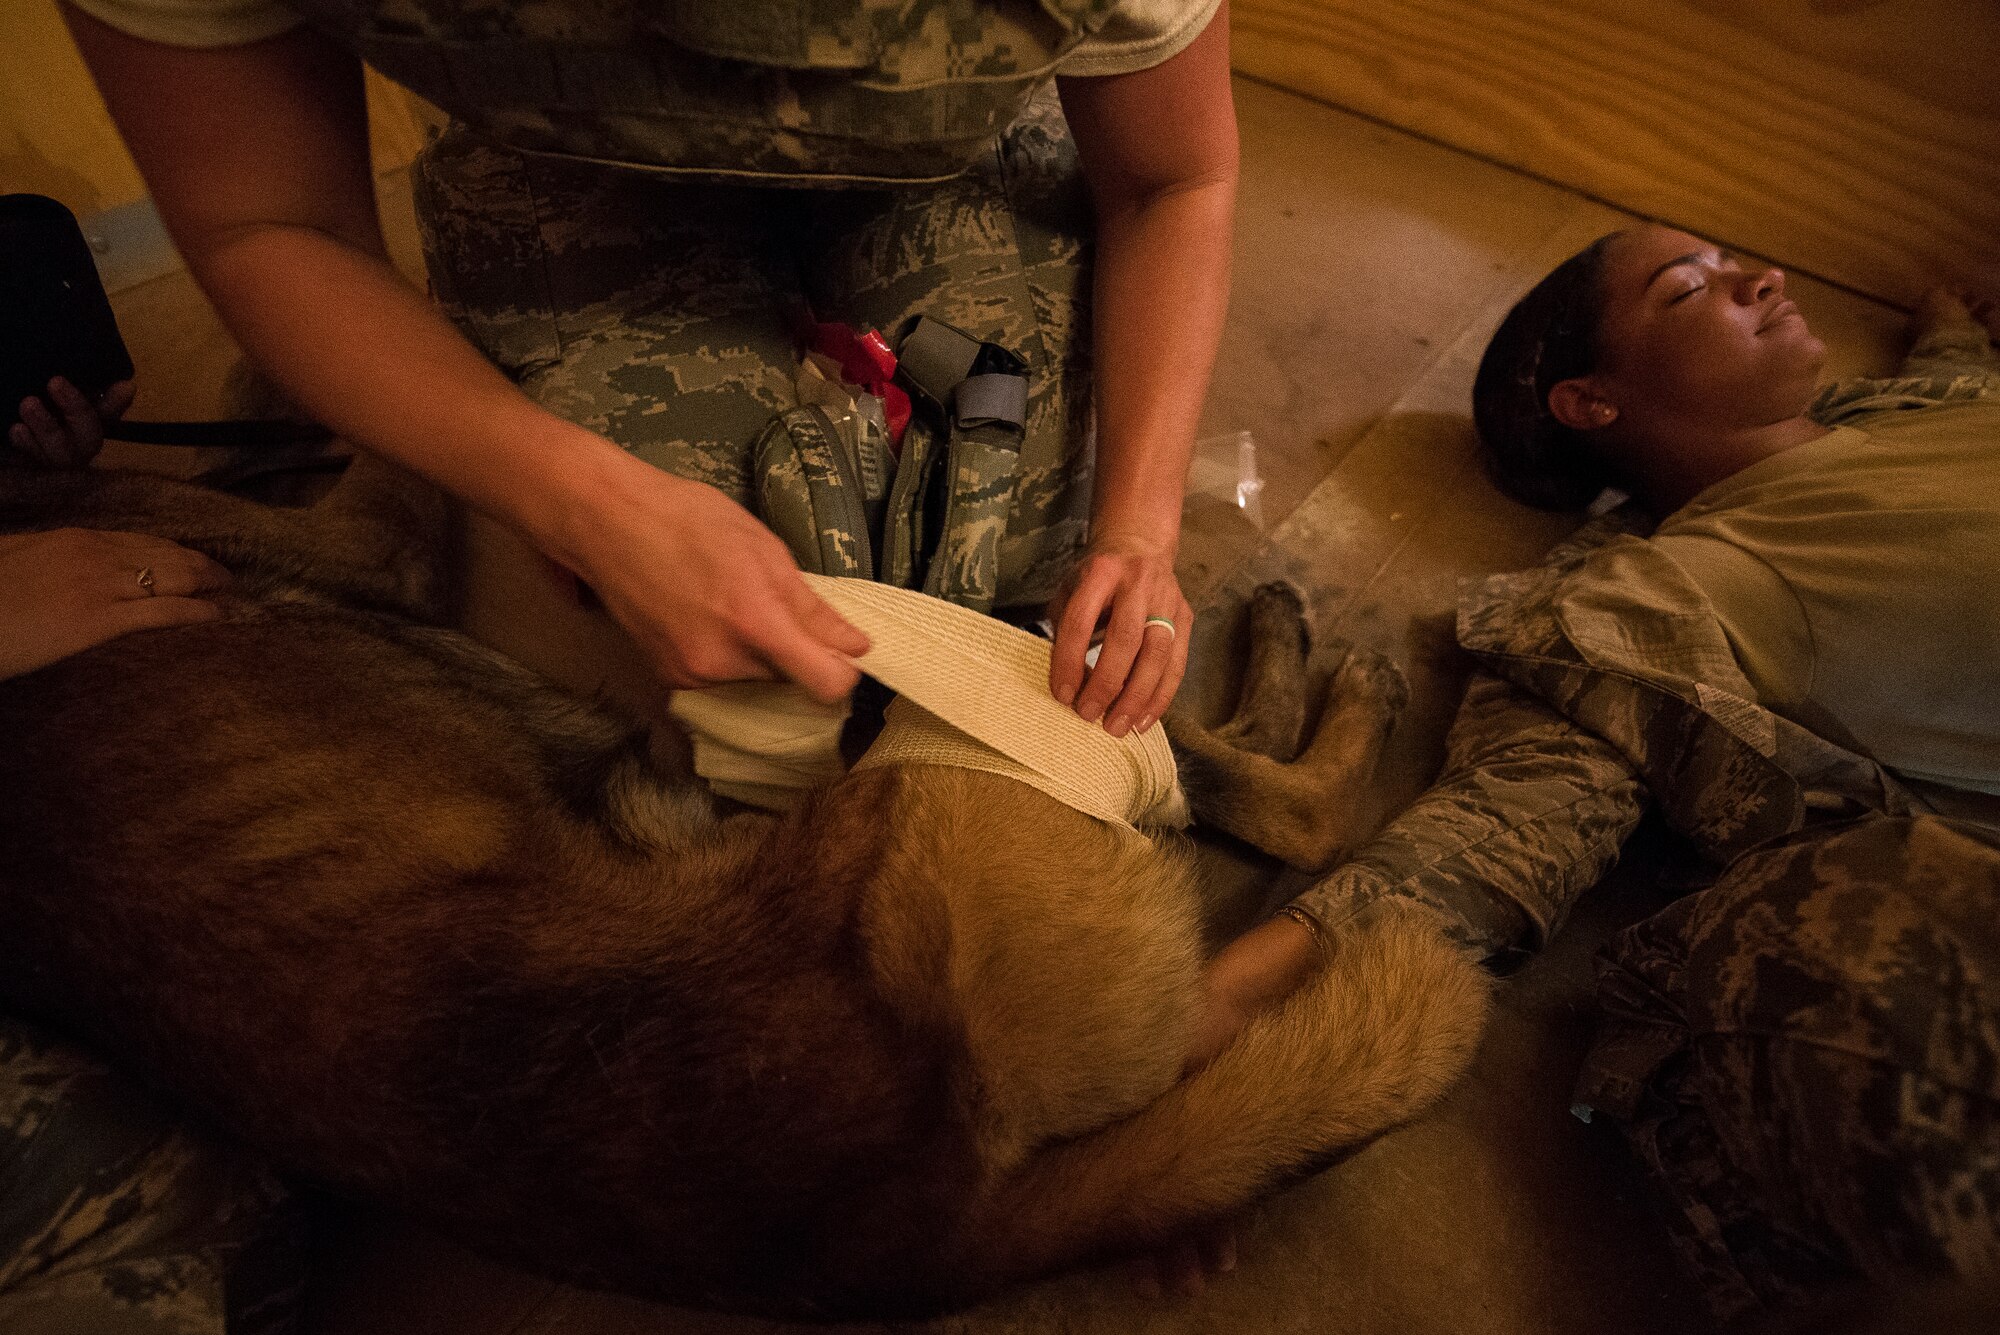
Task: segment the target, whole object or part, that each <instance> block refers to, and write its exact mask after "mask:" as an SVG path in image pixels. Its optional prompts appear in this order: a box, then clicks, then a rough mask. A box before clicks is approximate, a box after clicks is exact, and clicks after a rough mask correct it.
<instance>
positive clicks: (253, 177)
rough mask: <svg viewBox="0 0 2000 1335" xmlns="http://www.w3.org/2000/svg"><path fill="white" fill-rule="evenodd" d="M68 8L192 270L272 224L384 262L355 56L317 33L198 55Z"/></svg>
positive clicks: (116, 117) (79, 40)
mask: <svg viewBox="0 0 2000 1335" xmlns="http://www.w3.org/2000/svg"><path fill="white" fill-rule="evenodd" d="M62 12H63V18H64V20H65V21H66V22H67V23H68V24H69V28H70V32H71V33H72V34H73V35H74V36H75V38H76V43H77V47H78V48H79V49H80V50H81V51H82V53H83V58H84V61H85V63H86V64H88V65H89V67H90V72H91V74H92V76H93V77H94V78H95V79H96V81H97V86H98V88H99V89H100V90H101V91H102V93H103V94H104V100H105V103H106V104H107V105H108V106H109V107H110V109H111V115H112V119H113V120H115V121H116V122H117V124H118V129H119V132H120V133H121V134H122V135H123V136H124V138H125V143H126V145H127V147H129V148H130V149H131V152H132V156H133V158H134V159H135V160H136V161H137V162H138V164H139V170H140V172H141V174H143V175H144V176H145V178H146V185H147V188H148V189H149V190H150V191H151V192H152V195H153V201H154V203H155V205H156V206H157V207H158V208H159V210H160V216H161V217H162V218H163V219H165V221H166V224H167V228H168V230H169V232H171V233H172V235H173V238H174V242H175V244H176V245H177V246H179V247H180V249H181V252H182V254H183V255H184V256H185V257H186V258H187V259H188V261H189V263H190V264H192V265H195V266H196V267H197V268H199V267H200V264H201V261H202V259H203V257H204V256H205V255H206V254H207V253H208V252H210V251H211V250H213V249H214V247H215V246H216V245H217V244H218V243H220V242H221V241H223V240H226V239H227V237H228V236H229V235H230V234H231V233H232V232H236V231H238V230H240V229H244V228H254V227H259V226H270V225H279V226H297V227H309V228H312V229H314V230H317V231H321V232H325V233H327V234H329V235H332V236H335V237H338V238H339V239H341V240H343V241H346V242H347V243H349V244H351V245H354V246H356V247H358V248H360V249H362V250H365V251H367V252H369V253H371V254H375V255H380V254H382V253H383V245H382V237H381V230H380V226H379V224H378V223H377V222H376V217H375V195H374V178H373V175H372V172H371V171H370V167H369V158H368V114H367V107H366V101H365V97H364V93H363V86H362V78H361V63H360V61H359V60H357V59H356V58H355V57H354V56H353V55H351V54H350V53H348V52H346V51H344V50H342V49H341V48H340V47H338V46H337V45H335V44H334V43H333V42H332V41H330V40H329V39H327V38H326V37H324V36H322V35H320V34H318V33H316V32H313V31H312V30H310V29H307V28H296V29H293V30H292V31H290V32H287V33H284V34H281V35H280V36H277V37H273V38H269V39H267V40H264V41H260V42H252V43H249V44H247V45H243V46H225V47H203V48H189V47H175V46H165V45H162V44H160V43H158V42H149V41H145V40H143V39H141V38H137V37H132V36H128V35H127V34H125V33H122V32H120V31H118V30H117V29H116V28H113V27H111V26H109V25H108V24H105V23H103V22H101V21H99V20H97V19H95V18H92V17H91V16H90V15H88V14H86V13H84V12H83V11H81V10H79V9H76V8H75V7H73V6H71V5H67V4H65V5H63V6H62Z"/></svg>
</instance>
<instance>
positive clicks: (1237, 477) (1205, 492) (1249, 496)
mask: <svg viewBox="0 0 2000 1335" xmlns="http://www.w3.org/2000/svg"><path fill="white" fill-rule="evenodd" d="M1263 493H1264V475H1263V474H1262V473H1260V472H1258V471H1257V438H1256V437H1255V436H1254V435H1252V434H1251V433H1250V432H1248V431H1232V432H1230V433H1229V434H1228V435H1226V436H1210V437H1208V438H1207V439H1205V440H1198V441H1196V442H1195V443H1194V457H1193V458H1192V459H1191V460H1190V461H1189V462H1188V478H1187V494H1188V498H1189V499H1190V500H1194V499H1196V498H1204V499H1208V500H1215V501H1221V502H1222V503H1223V504H1225V505H1228V506H1231V507H1233V508H1234V509H1235V510H1236V511H1237V512H1238V513H1239V514H1241V515H1242V516H1243V518H1244V519H1246V520H1248V521H1249V522H1250V524H1251V525H1252V526H1253V527H1254V528H1256V530H1257V531H1258V532H1259V533H1261V532H1263V531H1264V503H1263V500H1262V497H1263Z"/></svg>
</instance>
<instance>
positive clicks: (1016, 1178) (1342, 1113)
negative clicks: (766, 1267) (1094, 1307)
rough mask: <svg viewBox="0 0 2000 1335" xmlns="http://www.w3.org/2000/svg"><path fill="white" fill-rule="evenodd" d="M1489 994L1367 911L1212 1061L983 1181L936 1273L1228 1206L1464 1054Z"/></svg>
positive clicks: (1198, 1216) (1449, 1071)
mask: <svg viewBox="0 0 2000 1335" xmlns="http://www.w3.org/2000/svg"><path fill="white" fill-rule="evenodd" d="M1488 999H1489V984H1488V980H1487V979H1486V976H1485V975H1484V974H1483V973H1481V972H1480V971H1479V969H1478V968H1477V967H1476V966H1475V965H1474V964H1472V963H1471V962H1470V961H1469V960H1468V959H1466V958H1465V957H1464V956H1463V955H1462V954H1460V953H1459V952H1458V951H1456V950H1455V949H1453V948H1452V947H1451V946H1450V945H1448V944H1447V943H1446V942H1445V941H1444V940H1443V939H1442V938H1441V937H1439V936H1438V934H1437V933H1436V931H1435V930H1433V929H1432V928H1431V927H1430V926H1429V925H1428V924H1426V923H1424V922H1422V921H1420V920H1418V919H1417V918H1416V917H1415V916H1414V915H1413V914H1411V912H1410V911H1408V910H1405V909H1400V908H1393V907H1387V906H1385V907H1383V908H1382V909H1380V910H1378V911H1376V912H1374V913H1371V914H1369V915H1366V916H1365V917H1363V918H1362V919H1359V920H1357V921H1356V922H1354V923H1353V924H1351V925H1349V926H1348V927H1347V928H1344V929H1343V930H1342V931H1341V932H1340V933H1339V934H1337V936H1336V937H1335V940H1334V942H1333V950H1332V954H1331V957H1330V962H1329V963H1328V964H1327V966H1326V967H1324V968H1322V969H1321V970H1320V971H1319V972H1318V973H1317V974H1316V975H1314V976H1313V977H1312V978H1310V979H1309V980H1308V981H1307V982H1306V983H1305V985H1304V986H1302V987H1301V988H1300V989H1299V990H1298V991H1297V992H1296V993H1294V994H1293V995H1292V996H1291V997H1290V998H1289V999H1288V1000H1286V1001H1285V1002H1284V1003H1283V1004H1281V1005H1280V1006H1279V1007H1277V1008H1275V1009H1273V1010H1271V1011H1268V1012H1266V1013H1264V1014H1262V1015H1260V1016H1259V1017H1257V1018H1256V1019H1254V1020H1252V1021H1251V1023H1250V1024H1249V1025H1248V1026H1247V1027H1246V1028H1245V1029H1244V1031H1243V1033H1242V1034H1241V1035H1240V1036H1239V1037H1238V1038H1237V1040H1236V1041H1235V1043H1233V1044H1232V1045H1231V1046H1230V1047H1229V1048H1228V1049H1226V1050H1225V1051H1224V1052H1223V1053H1222V1055H1221V1056H1220V1057H1218V1058H1217V1059H1216V1060H1215V1061H1214V1062H1213V1063H1212V1064H1210V1065H1209V1066H1207V1067H1205V1068H1203V1069H1202V1070H1201V1071H1200V1072H1198V1073H1197V1074H1195V1075H1193V1076H1191V1077H1189V1078H1188V1079H1186V1080H1184V1081H1182V1082H1181V1083H1180V1084H1177V1085H1175V1086H1174V1087H1173V1088H1172V1089H1171V1090H1169V1091H1168V1092H1167V1093H1166V1094H1165V1095H1163V1096H1162V1097H1161V1098H1159V1099H1158V1100H1156V1101H1155V1102H1154V1103H1152V1104H1150V1105H1149V1106H1147V1107H1146V1108H1144V1109H1142V1110H1141V1111H1140V1112H1139V1113H1137V1114H1135V1115H1134V1116H1132V1117H1129V1118H1127V1119H1125V1120H1123V1121H1121V1122H1118V1123H1115V1124H1113V1125H1112V1126H1110V1127H1107V1128H1105V1129H1104V1130H1102V1131H1098V1132H1095V1133H1093V1134H1090V1135H1086V1136H1083V1137H1080V1138H1078V1139H1076V1140H1071V1141H1065V1142H1061V1143H1058V1144H1055V1145H1052V1146H1050V1147H1048V1148H1046V1149H1044V1150H1042V1151H1041V1152H1039V1153H1038V1154H1036V1155H1035V1156H1034V1157H1033V1158H1031V1159H1030V1160H1029V1161H1028V1162H1027V1163H1026V1164H1025V1165H1024V1166H1023V1168H1022V1169H1021V1170H1020V1171H1018V1172H1017V1173H1015V1174H1014V1175H1012V1176H1011V1177H1010V1178H1009V1179H1008V1180H1006V1181H1005V1182H1004V1183H1003V1184H1002V1185H1001V1186H1000V1187H998V1188H997V1189H995V1190H994V1191H992V1192H990V1193H989V1194H988V1195H987V1196H986V1197H985V1198H984V1199H983V1200H982V1201H981V1202H980V1203H979V1205H978V1206H977V1207H976V1208H975V1210H974V1211H973V1213H972V1214H971V1215H970V1216H969V1218H968V1222H967V1225H966V1227H965V1229H964V1231H963V1232H962V1233H961V1234H960V1235H959V1237H958V1238H957V1240H956V1242H957V1245H956V1246H954V1247H953V1248H952V1249H951V1255H950V1257H949V1261H948V1266H947V1269H946V1272H945V1276H944V1278H943V1282H944V1283H946V1284H950V1283H951V1282H952V1276H953V1275H954V1273H956V1274H958V1275H959V1276H962V1279H963V1282H966V1283H969V1284H970V1285H971V1286H972V1288H973V1289H974V1290H976V1291H985V1290H989V1289H991V1288H994V1287H997V1286H999V1285H1002V1284H1007V1283H1013V1282H1017V1281H1019V1280H1023V1279H1027V1278H1031V1277H1033V1276H1036V1275H1039V1274H1044V1273H1047V1272H1049V1271H1051V1270H1055V1269H1059V1268H1061V1267H1064V1266H1067V1265H1073V1264H1076V1263H1078V1262H1081V1261H1084V1260H1088V1259H1092V1258H1097V1257H1102V1256H1104V1255H1105V1254H1106V1253H1107V1252H1108V1251H1109V1250H1110V1249H1112V1248H1114V1247H1126V1248H1133V1249H1143V1248H1144V1247H1146V1246H1149V1245H1157V1244H1158V1243H1159V1242H1161V1241H1164V1240H1165V1239H1167V1238H1169V1237H1171V1236H1173V1235H1175V1234H1177V1233H1178V1232H1180V1231H1182V1230H1184V1229H1186V1228H1187V1227H1189V1226H1190V1225H1192V1224H1194V1223H1196V1222H1199V1221H1200V1220H1203V1219H1209V1218H1215V1217H1219V1216H1223V1215H1227V1214H1231V1213H1233V1212H1235V1211H1238V1210H1240V1209H1242V1208H1243V1207H1244V1206H1245V1205H1247V1204H1248V1203H1249V1202H1250V1201H1252V1200H1254V1199H1256V1198H1257V1197H1258V1196H1259V1195H1261V1194H1263V1193H1264V1192H1267V1191H1269V1190H1270V1189H1271V1188H1273V1187H1275V1186H1277V1185H1279V1184H1280V1183H1282V1182H1283V1181H1285V1180H1286V1179H1288V1178H1290V1177H1292V1176H1295V1175H1297V1174H1299V1173H1301V1172H1304V1171H1306V1170H1308V1169H1310V1168H1313V1167H1316V1166H1319V1165H1323V1164H1325V1163H1327V1162H1330V1161H1331V1160H1332V1159H1333V1158H1335V1157H1337V1156H1338V1155H1340V1154H1343V1153H1346V1152H1351V1151H1352V1150H1355V1149H1357V1148H1359V1147H1360V1146H1361V1145H1363V1144H1365V1143H1367V1142H1368V1141H1369V1140H1372V1139H1373V1138H1375V1137H1376V1136H1378V1135H1380V1134H1382V1133H1383V1132H1385V1131H1387V1130H1389V1129H1391V1128H1392V1127H1395V1126H1397V1125H1400V1124H1402V1123H1404V1122H1407V1121H1409V1120H1410V1119H1412V1118H1414V1117H1415V1116H1417V1115H1418V1114H1419V1113H1421V1112H1422V1111H1424V1110H1425V1109H1426V1108H1427V1107H1429V1106H1430V1105H1431V1104H1432V1103H1434V1102H1435V1101H1436V1100H1437V1099H1438V1098H1439V1097H1440V1096H1442V1095H1443V1093H1444V1092H1445V1091H1446V1090H1447V1089H1448V1088H1449V1087H1450V1086H1451V1085H1452V1084H1453V1083H1454V1082H1456V1081H1457V1079H1458V1078H1459V1077H1460V1075H1462V1074H1463V1073H1464V1071H1465V1069H1466V1067H1467V1065H1468V1064H1469V1063H1470V1061H1471V1059H1472V1055H1473V1053H1474V1051H1475V1049H1476V1048H1477V1046H1478V1041H1479V1036H1480V1033H1481V1031H1482V1029H1483V1026H1484V1022H1485V1015H1486V1009H1487V1005H1488ZM970 1296H976V1292H975V1293H974V1294H973V1295H970Z"/></svg>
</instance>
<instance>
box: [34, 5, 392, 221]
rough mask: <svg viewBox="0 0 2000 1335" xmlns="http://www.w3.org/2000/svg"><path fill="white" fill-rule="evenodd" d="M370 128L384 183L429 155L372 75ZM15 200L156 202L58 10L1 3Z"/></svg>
mask: <svg viewBox="0 0 2000 1335" xmlns="http://www.w3.org/2000/svg"><path fill="white" fill-rule="evenodd" d="M368 121H369V133H370V136H371V138H372V139H373V141H374V142H373V148H374V156H375V170H376V173H377V174H378V175H379V174H382V173H385V172H392V171H395V170H397V169H399V168H402V167H405V166H408V165H409V162H410V159H411V158H413V157H415V156H416V153H417V150H418V149H420V148H422V147H423V144H424V130H423V127H422V123H421V120H420V113H419V112H418V110H417V109H416V108H415V107H413V106H412V104H411V101H410V100H409V99H408V98H407V97H406V96H405V95H404V94H403V92H402V90H401V89H398V88H396V87H395V86H394V85H392V84H389V83H387V82H386V81H384V80H383V79H381V78H380V77H379V76H378V75H376V74H375V73H374V72H373V71H372V70H371V71H370V72H369V75H368ZM14 191H32V192H33V193H35V194H38V195H48V196H50V197H51V198H53V199H59V200H61V201H62V202H63V203H64V204H66V205H68V206H69V208H70V211H71V212H73V213H75V214H76V215H77V216H78V217H88V216H89V215H90V214H93V213H97V212H99V211H101V210H103V209H110V208H116V207H118V206H119V205H121V204H129V203H131V202H133V201H134V200H137V199H140V198H143V197H144V195H145V193H146V188H145V184H144V182H142V181H141V180H140V179H139V169H138V168H137V167H135V166H133V164H132V159H131V157H130V155H128V154H127V153H126V152H125V145H124V143H123V142H122V141H121V140H120V139H119V137H118V131H117V129H116V128H115V127H114V126H113V125H112V123H111V114H110V113H109V112H108V111H106V110H105V109H104V99H102V98H101V97H99V96H98V94H97V87H96V85H95V84H93V83H92V82H91V79H90V73H89V71H88V70H86V69H85V68H84V65H83V58H82V57H81V56H79V55H78V54H77V52H76V47H75V45H74V44H73V43H72V42H71V41H70V39H69V32H68V30H67V29H66V28H64V27H63V22H62V17H61V16H60V15H59V14H58V13H57V12H56V7H55V0H0V194H8V193H12V192H14Z"/></svg>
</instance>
